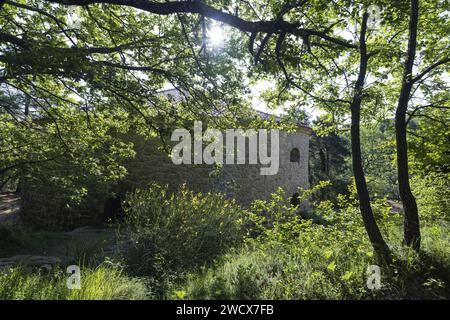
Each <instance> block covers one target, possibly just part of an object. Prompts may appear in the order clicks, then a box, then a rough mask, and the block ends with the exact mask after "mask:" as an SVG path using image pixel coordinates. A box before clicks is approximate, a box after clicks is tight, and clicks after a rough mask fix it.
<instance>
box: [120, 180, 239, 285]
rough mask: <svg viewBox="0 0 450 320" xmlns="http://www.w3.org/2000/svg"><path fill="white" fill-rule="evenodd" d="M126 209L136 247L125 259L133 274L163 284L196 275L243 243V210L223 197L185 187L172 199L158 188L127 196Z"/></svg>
mask: <svg viewBox="0 0 450 320" xmlns="http://www.w3.org/2000/svg"><path fill="white" fill-rule="evenodd" d="M124 207H125V216H126V218H125V219H126V225H127V226H128V228H129V230H130V232H131V239H132V241H133V244H134V245H133V248H132V249H131V250H130V252H129V253H128V256H127V258H128V262H129V264H130V268H131V270H132V271H133V272H134V273H135V274H140V275H142V274H143V275H147V276H153V277H156V278H159V279H161V278H163V275H164V276H165V277H167V276H169V277H170V276H173V272H172V271H182V270H192V269H193V268H196V267H198V266H201V265H204V264H208V263H210V262H212V261H213V260H214V259H215V258H216V257H218V256H219V255H222V254H224V253H226V252H227V251H228V250H229V249H230V248H232V247H234V246H237V245H238V244H239V243H240V242H241V241H242V238H243V232H242V217H243V214H244V210H243V209H242V208H240V207H239V206H238V205H237V204H236V203H235V202H234V201H228V200H226V199H224V196H223V195H222V194H217V193H208V194H196V193H194V192H192V191H189V190H188V189H187V188H186V187H185V186H182V187H180V189H179V190H178V191H177V192H175V193H173V194H168V192H167V188H166V187H161V186H158V185H156V184H154V185H151V186H150V187H149V188H147V189H140V190H136V191H135V192H134V193H131V194H129V195H128V196H127V197H126V200H125V203H124ZM168 274H170V275H168Z"/></svg>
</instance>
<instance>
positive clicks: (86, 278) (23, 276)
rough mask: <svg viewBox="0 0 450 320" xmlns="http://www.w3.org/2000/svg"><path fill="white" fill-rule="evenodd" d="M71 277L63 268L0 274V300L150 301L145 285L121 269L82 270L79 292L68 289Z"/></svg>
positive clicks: (14, 271) (13, 270)
mask: <svg viewBox="0 0 450 320" xmlns="http://www.w3.org/2000/svg"><path fill="white" fill-rule="evenodd" d="M68 276H69V275H68V274H67V273H65V271H64V270H62V269H60V268H57V269H55V270H52V271H49V272H47V271H43V270H35V271H32V270H27V269H26V268H24V267H15V268H12V269H9V270H4V271H3V272H2V273H0V299H8V300H18V299H27V300H117V299H144V298H146V297H147V293H146V287H145V284H144V283H143V281H142V280H138V279H133V278H130V277H127V276H126V275H124V274H123V273H122V271H121V269H120V268H116V267H114V268H113V267H106V266H99V267H97V268H95V269H91V268H82V269H81V288H80V289H72V290H70V289H68V288H67V278H68Z"/></svg>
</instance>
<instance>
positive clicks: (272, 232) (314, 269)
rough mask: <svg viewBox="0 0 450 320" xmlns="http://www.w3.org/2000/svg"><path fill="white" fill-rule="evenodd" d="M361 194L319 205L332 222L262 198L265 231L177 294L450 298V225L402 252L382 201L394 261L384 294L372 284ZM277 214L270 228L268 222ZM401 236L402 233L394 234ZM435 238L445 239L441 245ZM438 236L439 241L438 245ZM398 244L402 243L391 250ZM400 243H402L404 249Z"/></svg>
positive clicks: (377, 208)
mask: <svg viewBox="0 0 450 320" xmlns="http://www.w3.org/2000/svg"><path fill="white" fill-rule="evenodd" d="M355 204H357V202H355V199H354V197H352V195H350V196H345V197H344V196H340V197H339V199H338V208H335V207H333V204H331V203H330V202H328V201H326V202H321V203H317V204H316V208H315V211H316V213H322V215H323V216H324V218H325V219H326V221H327V223H326V224H323V225H318V224H315V223H314V222H313V221H312V220H309V219H308V220H307V219H301V218H299V217H298V216H296V215H293V213H292V211H291V210H290V208H289V206H288V205H289V202H288V200H287V199H284V198H283V196H282V193H278V194H275V195H273V198H272V200H271V201H267V202H266V201H258V202H256V203H255V205H254V207H253V208H254V209H255V208H258V210H260V209H261V208H266V210H267V215H266V216H264V217H261V216H260V215H257V214H254V215H253V219H256V220H257V221H256V222H255V225H256V226H259V230H260V232H259V233H258V236H257V237H256V238H247V239H246V242H245V243H246V245H245V246H244V247H243V248H241V249H240V250H237V251H235V252H231V253H229V254H227V255H226V256H224V257H223V258H221V259H218V260H217V261H216V263H215V264H214V265H213V266H212V267H208V268H205V269H203V270H202V272H200V273H195V274H194V273H191V274H190V275H188V277H187V281H186V282H185V283H184V284H183V285H181V286H180V288H178V290H177V291H175V294H174V295H173V297H176V298H188V299H371V298H382V299H403V298H426V299H430V298H448V297H449V296H450V293H449V290H448V289H449V285H450V279H449V271H450V250H449V249H448V248H450V239H449V238H448V230H449V229H448V228H449V226H448V224H435V225H434V226H433V227H426V228H423V229H422V233H423V246H424V251H423V252H422V253H421V254H416V253H415V252H412V250H408V249H405V248H402V247H401V246H400V243H401V232H397V229H401V225H399V224H398V222H399V217H398V216H389V215H388V214H387V212H388V210H387V209H388V207H387V206H386V205H385V204H384V202H383V201H382V200H377V201H374V206H373V208H374V212H375V215H376V216H377V219H378V221H379V222H380V226H381V227H382V230H383V232H384V233H389V234H390V235H391V237H387V239H388V240H389V245H390V246H391V248H392V249H393V251H394V252H393V254H394V258H395V259H394V260H395V264H394V265H393V266H392V267H391V268H389V269H388V268H383V269H381V284H382V288H381V289H380V290H375V291H371V290H369V289H368V287H367V280H368V275H367V268H368V266H370V265H374V264H377V263H376V260H375V256H374V253H373V249H372V246H371V244H370V242H369V241H368V239H367V235H366V233H365V230H364V227H363V225H362V222H361V217H360V212H359V210H358V207H357V206H355ZM266 217H270V221H271V223H267V218H266ZM392 231H396V232H392ZM436 237H438V238H439V241H436V239H435V238H436ZM433 239H434V240H433ZM392 244H396V245H392ZM397 244H398V245H397Z"/></svg>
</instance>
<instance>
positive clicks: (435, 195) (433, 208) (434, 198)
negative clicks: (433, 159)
mask: <svg viewBox="0 0 450 320" xmlns="http://www.w3.org/2000/svg"><path fill="white" fill-rule="evenodd" d="M411 186H412V189H413V192H414V195H415V196H416V200H417V206H418V208H419V214H420V215H421V218H422V220H423V221H424V222H427V221H436V220H439V219H445V220H447V221H448V220H450V174H448V173H447V174H444V173H434V172H429V173H428V174H427V176H414V177H413V178H412V179H411Z"/></svg>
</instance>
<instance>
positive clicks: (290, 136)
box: [123, 128, 310, 205]
mask: <svg viewBox="0 0 450 320" xmlns="http://www.w3.org/2000/svg"><path fill="white" fill-rule="evenodd" d="M309 138H310V130H307V128H300V129H299V130H298V132H293V133H287V132H280V164H279V171H278V173H277V174H275V175H266V176H265V175H261V174H260V167H261V165H260V164H256V165H250V164H240V165H237V164H234V165H231V164H224V165H223V167H222V168H217V167H216V166H215V165H194V164H192V165H187V164H181V165H175V164H173V163H172V161H171V160H170V158H169V156H168V155H167V153H166V152H164V151H163V150H160V149H159V148H158V145H160V144H159V143H158V141H157V140H144V139H143V138H140V137H133V142H134V144H135V150H136V152H137V155H136V157H135V158H134V159H132V160H130V161H129V162H128V163H127V169H128V172H129V174H128V177H127V179H126V181H125V184H124V186H123V188H125V189H128V190H129V189H134V188H136V187H144V186H146V185H148V184H149V183H152V182H157V183H159V184H167V185H168V186H169V188H170V189H172V190H174V189H176V188H177V187H178V186H179V185H181V184H183V183H185V184H186V185H187V186H188V187H189V188H191V189H193V190H195V191H198V192H209V191H220V192H224V193H226V194H227V195H228V196H230V197H233V198H235V199H236V200H237V201H238V202H239V203H241V204H243V205H248V204H250V203H251V202H252V201H253V200H255V199H268V198H269V197H270V194H271V193H273V192H274V191H276V189H277V188H278V187H282V188H283V189H284V190H285V191H286V194H287V195H289V196H292V195H293V194H294V193H296V192H297V191H298V188H299V187H302V188H308V187H309V183H308V162H309V161H308V156H309ZM294 148H297V149H298V151H299V154H300V157H299V160H298V162H291V158H290V157H291V151H292V150H293V149H294ZM247 151H248V148H247Z"/></svg>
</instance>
